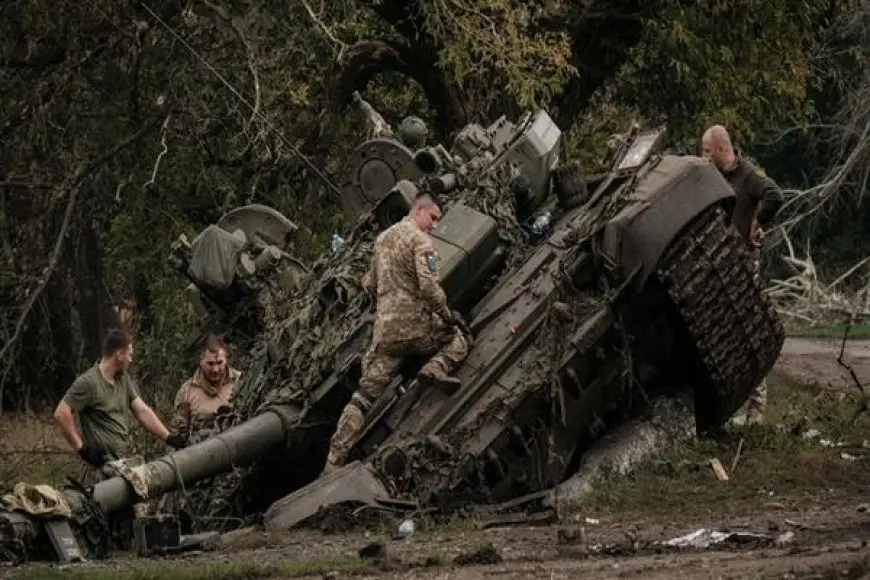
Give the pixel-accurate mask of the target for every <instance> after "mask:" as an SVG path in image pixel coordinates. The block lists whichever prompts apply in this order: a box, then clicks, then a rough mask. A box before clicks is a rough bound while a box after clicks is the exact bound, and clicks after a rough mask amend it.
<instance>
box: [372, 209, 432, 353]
mask: <svg viewBox="0 0 870 580" xmlns="http://www.w3.org/2000/svg"><path fill="white" fill-rule="evenodd" d="M362 285H363V288H364V289H365V290H366V292H368V293H369V294H371V295H372V296H376V297H377V317H376V319H375V328H374V337H373V340H375V341H377V342H381V341H382V340H388V341H401V340H413V339H417V338H420V337H422V336H425V335H427V334H429V332H430V330H431V324H432V317H433V315H442V314H445V313H446V312H448V306H447V297H446V296H445V294H444V290H443V289H442V288H441V284H440V283H439V281H438V256H437V255H436V253H435V247H434V245H433V244H432V238H431V237H429V235H428V234H426V233H425V232H424V231H423V230H421V229H420V228H419V227H418V226H417V224H416V222H414V221H413V220H412V219H411V218H409V217H406V218H405V219H403V220H402V221H400V222H398V223H396V224H394V225H392V226H390V227H389V228H388V229H387V230H385V231H384V232H382V233H381V234H380V235H378V238H377V240H375V245H374V256H373V257H372V263H371V266H370V267H369V270H368V271H367V272H366V274H365V276H364V277H363V280H362Z"/></svg>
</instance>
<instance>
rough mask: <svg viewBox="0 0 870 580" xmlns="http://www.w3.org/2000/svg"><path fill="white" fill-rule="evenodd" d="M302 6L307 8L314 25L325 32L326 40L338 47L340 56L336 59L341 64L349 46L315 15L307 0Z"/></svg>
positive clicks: (303, 0)
mask: <svg viewBox="0 0 870 580" xmlns="http://www.w3.org/2000/svg"><path fill="white" fill-rule="evenodd" d="M302 5H303V6H305V11H306V12H308V16H309V17H310V18H311V20H312V21H313V22H314V24H316V25H317V27H318V28H319V29H320V30H321V31H323V34H325V35H326V38H328V39H329V40H330V41H331V42H332V43H333V44H335V45H336V46H338V55H337V56H336V57H335V60H336V61H337V62H341V58H342V57H343V56H344V51H345V49H347V44H345V43H344V42H342V41H340V40H339V39H338V38H336V36H335V34H333V32H332V31H331V30H330V29H329V27H327V26H326V24H324V23H323V20H322V19H321V18H320V17H319V16H318V15H317V14H315V13H314V10H313V9H312V8H311V5H310V4H308V2H307V0H302Z"/></svg>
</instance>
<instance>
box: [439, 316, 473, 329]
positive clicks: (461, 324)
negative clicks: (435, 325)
mask: <svg viewBox="0 0 870 580" xmlns="http://www.w3.org/2000/svg"><path fill="white" fill-rule="evenodd" d="M441 319H442V320H444V323H445V324H446V325H447V326H455V327H456V328H458V329H459V330H461V331H462V332H463V333H465V334H471V331H470V329H469V328H468V324H466V323H465V319H464V318H462V314H460V312H459V311H458V310H447V311H446V312H444V314H442V315H441Z"/></svg>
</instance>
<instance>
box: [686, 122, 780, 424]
mask: <svg viewBox="0 0 870 580" xmlns="http://www.w3.org/2000/svg"><path fill="white" fill-rule="evenodd" d="M701 146H702V148H703V155H704V158H705V159H709V160H710V161H712V162H713V164H714V165H715V166H716V168H717V169H719V171H720V172H721V173H722V175H723V176H724V177H725V179H726V180H727V181H728V183H729V184H731V187H732V188H733V189H734V193H735V195H736V196H737V200H736V203H735V205H734V212H733V214H732V215H731V223H732V224H734V226H735V227H736V228H737V231H738V232H739V233H740V235H741V236H742V237H743V239H744V240H746V242H747V243H748V244H749V245H750V248H751V253H752V256H753V262H754V264H755V268H756V275H758V270H759V268H760V259H761V245H762V242H763V240H764V231H765V230H767V229H769V228H770V226H771V225H772V224H773V220H774V218H775V217H776V214H777V212H779V209H780V208H781V207H782V204H783V201H784V200H783V195H782V190H781V189H780V188H779V186H778V185H777V184H776V182H774V181H773V180H772V179H771V178H769V177H768V176H767V175H765V173H764V170H762V169H760V168H758V167H756V166H755V165H754V164H753V163H752V162H751V161H749V160H748V159H746V158H745V157H743V156H742V155H740V154H739V152H736V151H735V149H734V146H733V145H732V144H731V138H730V137H729V135H728V131H726V130H725V127H723V126H722V125H713V126H712V127H710V128H709V129H707V131H705V132H704V136H703V137H702V138H701ZM766 406H767V381H766V380H762V381H761V384H759V385H758V386H757V387H756V388H755V390H754V391H753V392H752V394H751V395H750V397H749V402H748V404H747V409H746V420H747V422H748V423H760V422H761V420H762V417H763V416H764V409H765V407H766Z"/></svg>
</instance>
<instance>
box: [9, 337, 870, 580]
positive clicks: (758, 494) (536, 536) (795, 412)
mask: <svg viewBox="0 0 870 580" xmlns="http://www.w3.org/2000/svg"><path fill="white" fill-rule="evenodd" d="M839 349H840V341H839V340H837V339H831V340H808V339H789V340H788V341H787V343H786V345H785V348H784V350H783V354H782V356H781V358H780V361H779V363H778V364H777V366H776V369H775V373H774V374H773V375H772V376H771V378H770V390H771V392H770V409H769V412H768V416H767V418H766V420H765V424H764V425H761V426H752V427H746V426H737V427H734V428H733V430H732V432H731V433H730V434H729V435H728V436H727V437H726V438H725V439H724V440H720V441H717V442H710V441H690V442H688V443H683V444H674V446H673V447H672V448H670V449H668V450H666V451H663V452H661V453H659V454H658V455H657V456H656V457H654V458H651V459H649V460H647V461H645V462H643V463H642V464H640V465H638V466H637V467H636V468H635V469H634V470H633V471H632V472H631V474H629V475H624V476H615V475H612V476H604V479H602V480H601V482H600V483H599V485H598V486H597V488H596V490H595V491H593V492H592V493H590V494H589V495H588V496H584V497H582V498H578V499H577V501H575V502H572V503H571V504H570V505H569V506H568V507H566V508H564V509H563V510H561V513H560V514H559V517H560V521H558V522H556V523H553V524H550V525H543V526H511V527H504V528H495V529H480V527H479V526H478V525H477V524H476V523H475V522H474V521H469V520H464V521H457V522H454V523H450V524H441V525H434V524H432V523H430V522H427V521H425V520H416V524H417V530H416V531H415V533H414V534H413V535H411V536H410V537H408V538H403V539H392V537H391V536H392V535H393V533H394V532H395V530H396V525H397V524H398V520H396V521H386V522H384V523H383V524H381V525H373V524H370V525H369V526H368V527H367V528H361V529H358V530H356V531H353V532H347V533H342V534H326V533H323V532H320V531H314V530H304V531H296V532H292V533H286V534H267V533H264V532H262V531H259V530H256V529H248V530H242V531H238V532H232V533H231V534H228V535H227V536H226V537H225V541H224V544H223V545H222V546H221V547H220V548H219V549H217V550H216V551H214V552H210V553H199V554H196V553H195V554H188V555H184V556H174V557H171V558H149V559H138V558H133V557H131V556H129V555H125V554H118V555H116V556H114V557H113V558H111V559H109V560H106V561H101V562H94V563H87V564H77V565H71V566H66V567H58V566H55V565H44V564H42V565H36V564H33V565H27V566H24V567H21V568H19V569H16V570H6V571H5V573H6V574H8V575H10V576H12V577H18V578H56V577H58V578H142V579H144V578H166V579H169V580H172V579H180V578H185V579H187V578H221V579H230V578H266V577H270V578H285V577H286V578H289V577H297V578H298V577H302V578H324V577H329V578H338V577H376V576H377V577H382V578H396V579H398V578H433V579H434V578H462V579H465V578H468V579H471V578H527V577H535V578H538V577H543V578H576V577H580V576H581V575H582V576H584V577H594V578H631V577H647V578H861V577H870V548H868V546H867V543H866V540H867V539H870V486H868V483H870V413H864V412H861V411H860V409H861V406H862V402H863V400H862V399H861V397H860V396H858V390H857V389H856V388H855V386H854V381H853V379H851V377H850V375H849V374H848V371H847V370H846V369H844V368H843V367H842V366H841V365H840V364H839V363H838V362H837V356H838V354H839ZM844 361H845V362H846V363H847V364H850V365H851V366H852V367H853V368H854V370H855V373H856V375H857V376H858V377H859V381H870V341H860V342H859V341H852V342H850V343H849V344H847V348H846V352H845V357H844ZM738 449H739V452H738ZM711 458H716V459H719V460H720V462H721V464H722V465H723V467H724V469H725V471H726V472H727V473H728V480H727V481H722V480H720V479H719V478H717V476H716V475H715V474H714V471H713V469H712V468H711V467H710V464H709V460H710V459H711ZM702 528H705V529H709V530H716V531H720V532H726V533H732V532H748V533H751V534H755V535H754V536H748V537H747V536H740V535H738V536H732V537H731V538H730V539H729V540H726V541H723V542H721V543H719V544H715V545H712V546H709V547H707V548H672V547H666V546H663V545H662V544H661V542H663V541H667V540H670V539H673V538H677V537H680V536H683V535H685V534H688V533H691V532H695V531H697V530H699V529H702ZM374 542H380V543H381V544H382V546H383V548H384V549H383V551H381V552H379V553H377V555H376V557H374V558H369V559H362V558H360V557H359V555H358V551H359V550H360V549H361V548H363V547H365V546H368V545H369V544H372V543H374ZM469 555H472V556H471V557H469ZM457 558H458V559H457ZM2 575H4V571H3V570H2V569H0V576H2Z"/></svg>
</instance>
